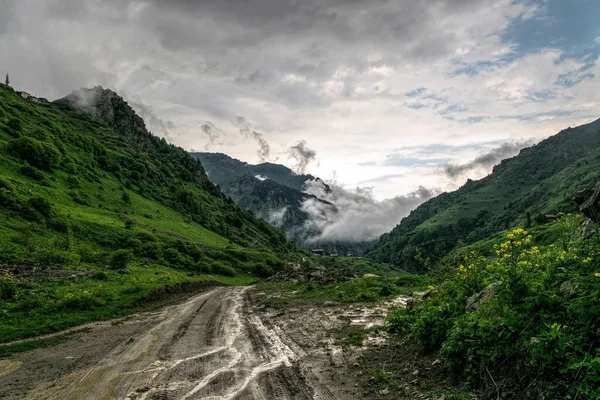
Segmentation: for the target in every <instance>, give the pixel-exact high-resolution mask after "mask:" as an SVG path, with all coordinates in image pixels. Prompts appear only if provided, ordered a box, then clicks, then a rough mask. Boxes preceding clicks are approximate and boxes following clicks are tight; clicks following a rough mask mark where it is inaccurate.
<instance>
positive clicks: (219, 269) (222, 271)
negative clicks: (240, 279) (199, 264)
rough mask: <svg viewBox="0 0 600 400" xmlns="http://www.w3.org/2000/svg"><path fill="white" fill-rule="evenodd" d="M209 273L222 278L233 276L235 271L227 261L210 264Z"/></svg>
mask: <svg viewBox="0 0 600 400" xmlns="http://www.w3.org/2000/svg"><path fill="white" fill-rule="evenodd" d="M210 272H212V273H213V274H217V275H223V276H235V269H234V268H233V267H232V266H231V264H230V263H228V262H227V261H224V262H221V263H214V264H212V266H211V268H210Z"/></svg>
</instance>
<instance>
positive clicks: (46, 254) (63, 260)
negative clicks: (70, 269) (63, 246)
mask: <svg viewBox="0 0 600 400" xmlns="http://www.w3.org/2000/svg"><path fill="white" fill-rule="evenodd" d="M36 259H37V261H38V262H39V263H40V264H42V265H67V264H74V263H77V262H78V261H79V260H78V256H77V255H75V254H71V253H69V252H68V251H64V250H59V249H57V248H55V247H50V248H47V249H43V250H40V251H38V252H37V253H36Z"/></svg>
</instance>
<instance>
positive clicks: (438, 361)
mask: <svg viewBox="0 0 600 400" xmlns="http://www.w3.org/2000/svg"><path fill="white" fill-rule="evenodd" d="M441 363H442V361H441V360H440V359H439V358H436V359H435V361H434V362H432V363H431V366H432V367H435V366H436V365H440V364H441Z"/></svg>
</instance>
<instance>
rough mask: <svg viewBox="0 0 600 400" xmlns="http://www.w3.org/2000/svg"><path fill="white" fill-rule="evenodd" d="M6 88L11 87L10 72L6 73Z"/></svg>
mask: <svg viewBox="0 0 600 400" xmlns="http://www.w3.org/2000/svg"><path fill="white" fill-rule="evenodd" d="M5 83H6V86H10V80H9V79H8V72H7V73H6V81H5Z"/></svg>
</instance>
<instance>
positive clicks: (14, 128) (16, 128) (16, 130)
mask: <svg viewBox="0 0 600 400" xmlns="http://www.w3.org/2000/svg"><path fill="white" fill-rule="evenodd" d="M6 132H7V133H8V134H9V135H11V136H13V137H16V138H18V137H19V136H21V133H22V132H23V123H22V122H21V120H19V119H16V118H11V119H10V120H9V121H8V123H7V124H6Z"/></svg>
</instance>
